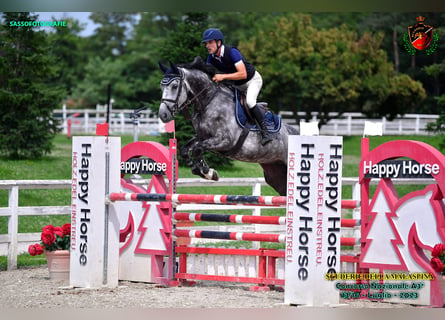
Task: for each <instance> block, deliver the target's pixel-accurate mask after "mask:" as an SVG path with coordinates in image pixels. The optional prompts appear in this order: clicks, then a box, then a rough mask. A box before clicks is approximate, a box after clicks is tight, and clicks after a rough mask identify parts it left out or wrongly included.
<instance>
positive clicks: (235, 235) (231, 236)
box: [174, 229, 286, 243]
mask: <svg viewBox="0 0 445 320" xmlns="http://www.w3.org/2000/svg"><path fill="white" fill-rule="evenodd" d="M174 235H175V236H176V237H183V238H203V239H220V240H242V241H264V242H279V243H284V242H285V241H286V236H285V235H284V234H265V233H243V232H226V231H206V230H185V229H176V230H174Z"/></svg>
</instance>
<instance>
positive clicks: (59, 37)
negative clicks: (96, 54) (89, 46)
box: [48, 18, 88, 96]
mask: <svg viewBox="0 0 445 320" xmlns="http://www.w3.org/2000/svg"><path fill="white" fill-rule="evenodd" d="M65 21H66V23H67V25H69V28H56V27H54V32H50V33H49V34H48V38H49V40H48V41H49V43H50V48H51V49H50V51H49V52H50V53H51V55H53V56H54V57H55V59H56V62H57V65H58V66H59V68H60V70H63V72H59V74H58V77H57V78H56V79H55V81H56V82H57V83H59V84H61V85H63V86H65V89H66V92H67V95H68V96H72V94H73V90H74V88H75V87H76V86H77V84H78V83H79V82H80V81H81V80H83V78H84V73H85V65H86V64H87V61H88V56H87V52H86V50H85V47H86V43H87V41H86V39H85V38H83V37H81V36H80V35H79V34H80V32H82V30H83V29H84V28H83V27H82V26H81V25H80V24H79V21H77V20H73V19H71V18H69V19H66V20H65Z"/></svg>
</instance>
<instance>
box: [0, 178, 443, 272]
mask: <svg viewBox="0 0 445 320" xmlns="http://www.w3.org/2000/svg"><path fill="white" fill-rule="evenodd" d="M373 181H374V180H373ZM373 181H371V184H372V183H373ZM393 182H394V184H396V185H400V184H416V185H423V184H425V185H426V184H431V183H435V180H434V179H393ZM133 183H139V184H142V185H147V184H148V181H147V180H134V181H133ZM71 184H72V181H71V180H0V190H8V192H9V195H8V206H7V207H0V217H7V220H8V228H7V230H8V231H7V234H0V256H7V260H8V266H7V268H8V270H13V269H16V268H17V256H18V255H19V254H21V253H25V252H27V251H28V246H29V245H30V244H34V243H36V242H39V241H40V234H41V233H40V232H38V233H19V232H18V225H19V217H20V216H47V215H69V214H71V206H70V205H67V206H34V207H23V206H22V207H20V206H19V192H20V190H25V189H40V190H42V189H69V190H71ZM266 185H267V184H266V183H265V181H264V178H221V179H220V180H219V181H218V182H213V181H208V180H203V179H199V178H198V179H197V178H184V179H178V182H177V187H202V186H206V187H209V188H211V187H221V186H238V187H242V186H250V187H252V193H251V195H254V196H258V195H261V187H262V186H266ZM342 185H343V187H351V188H352V199H353V200H360V185H359V183H358V178H347V177H343V179H342ZM209 192H210V191H209ZM261 208H262V207H261V206H252V207H249V206H245V207H243V209H249V210H252V215H261ZM193 210H239V208H237V207H236V206H231V205H205V204H183V205H180V206H178V207H177V211H188V212H192V211H193ZM352 218H353V219H360V209H359V208H358V209H354V210H352ZM240 227H243V226H240ZM244 227H245V226H244ZM277 227H280V226H274V225H252V227H251V228H253V229H252V230H250V231H252V232H280V229H276V228H277ZM281 227H283V226H281ZM222 228H224V226H222ZM230 228H231V230H233V228H236V226H230ZM271 228H275V229H271ZM221 231H224V230H221ZM243 231H244V230H243ZM349 236H354V237H356V238H359V237H360V226H358V227H357V228H355V229H354V230H353V234H350V235H349ZM201 240H202V239H201ZM254 245H255V244H254Z"/></svg>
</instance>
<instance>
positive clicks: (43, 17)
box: [35, 12, 97, 37]
mask: <svg viewBox="0 0 445 320" xmlns="http://www.w3.org/2000/svg"><path fill="white" fill-rule="evenodd" d="M35 14H37V15H39V18H38V20H39V21H53V20H63V19H64V18H67V17H70V18H74V19H76V20H79V22H80V23H85V24H86V28H85V30H84V31H82V32H81V33H80V35H81V36H82V37H88V36H90V35H91V34H93V32H94V29H95V28H96V26H97V25H96V24H95V23H94V22H93V21H91V20H90V19H89V18H88V16H89V15H90V14H91V12H35ZM53 17H54V19H53Z"/></svg>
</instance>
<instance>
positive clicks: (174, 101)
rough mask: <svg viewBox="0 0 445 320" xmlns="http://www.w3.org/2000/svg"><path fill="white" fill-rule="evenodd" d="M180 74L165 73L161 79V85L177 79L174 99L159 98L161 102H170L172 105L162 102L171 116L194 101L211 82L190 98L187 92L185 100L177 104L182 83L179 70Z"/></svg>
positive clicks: (182, 74) (182, 79) (166, 84)
mask: <svg viewBox="0 0 445 320" xmlns="http://www.w3.org/2000/svg"><path fill="white" fill-rule="evenodd" d="M179 72H180V74H179V75H178V74H176V73H175V74H171V73H169V74H165V75H164V78H163V79H162V81H161V86H168V85H170V83H172V82H173V81H174V80H179V89H178V93H177V95H176V98H174V99H164V98H162V99H161V103H163V102H171V103H172V105H168V104H167V103H164V104H165V105H166V107H167V109H168V111H170V113H171V114H172V116H175V115H176V114H177V113H178V112H180V111H181V110H183V109H184V108H186V107H188V106H189V105H190V104H192V103H193V101H195V100H196V99H197V98H198V97H199V96H200V95H201V94H202V93H204V92H205V91H206V90H207V89H209V88H210V86H211V85H212V83H210V84H208V85H207V86H205V87H204V88H202V89H201V91H199V92H198V93H197V94H195V95H194V96H193V97H192V98H191V99H188V94H187V101H186V102H185V103H183V104H182V105H179V101H178V100H179V97H180V96H181V92H182V87H183V85H184V78H185V77H184V73H183V72H182V71H181V70H179Z"/></svg>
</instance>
